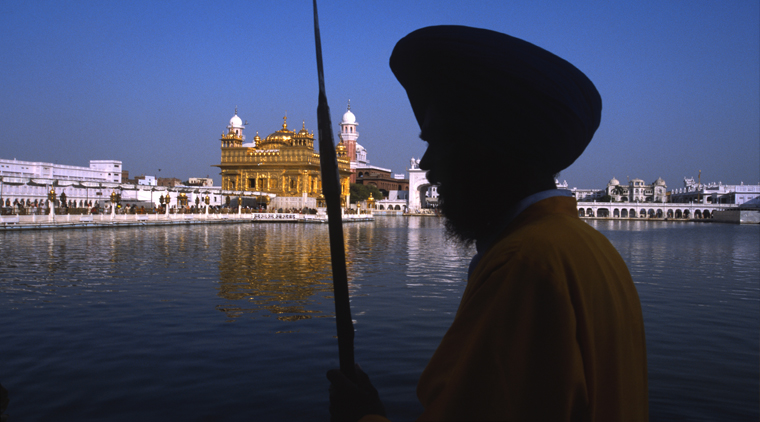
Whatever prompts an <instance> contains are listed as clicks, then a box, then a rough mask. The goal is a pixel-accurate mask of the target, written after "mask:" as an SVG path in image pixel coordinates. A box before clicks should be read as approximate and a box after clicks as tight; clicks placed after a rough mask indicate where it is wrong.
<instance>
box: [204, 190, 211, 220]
mask: <svg viewBox="0 0 760 422" xmlns="http://www.w3.org/2000/svg"><path fill="white" fill-rule="evenodd" d="M205 202H206V217H207V218H208V204H209V203H210V202H211V199H210V198H209V197H208V195H206V201H205Z"/></svg>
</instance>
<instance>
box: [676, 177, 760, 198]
mask: <svg viewBox="0 0 760 422" xmlns="http://www.w3.org/2000/svg"><path fill="white" fill-rule="evenodd" d="M683 186H684V187H683V188H679V189H673V190H672V191H671V192H670V202H675V203H680V204H686V203H690V202H693V203H703V204H736V205H742V204H745V203H748V202H751V201H753V200H754V201H756V200H757V199H758V198H760V184H757V185H745V184H744V183H743V182H742V183H741V184H739V185H724V184H723V183H721V182H718V183H715V182H712V183H707V184H703V183H699V182H697V181H695V180H694V178H693V177H692V178H686V177H684V179H683Z"/></svg>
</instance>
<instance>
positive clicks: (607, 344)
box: [327, 26, 648, 422]
mask: <svg viewBox="0 0 760 422" xmlns="http://www.w3.org/2000/svg"><path fill="white" fill-rule="evenodd" d="M390 66H391V69H392V71H393V73H394V74H395V76H396V78H397V79H398V80H399V82H400V83H401V85H402V86H403V87H404V88H405V89H406V92H407V95H408V97H409V101H410V103H411V106H412V110H413V112H414V115H415V117H416V119H417V122H418V123H419V125H420V129H421V133H420V138H421V139H422V140H423V141H425V142H427V151H426V152H425V155H424V156H423V157H422V159H421V160H420V162H419V167H420V168H421V169H423V170H427V177H428V180H429V181H430V182H431V183H434V184H437V185H438V193H439V196H440V210H441V212H442V213H443V215H444V216H445V218H446V220H445V225H446V229H447V231H448V232H449V234H451V235H452V236H453V237H454V238H456V239H458V240H459V241H460V242H461V243H463V244H473V243H474V244H475V245H476V248H477V254H476V255H475V257H474V258H473V260H472V262H471V263H470V267H469V277H468V283H467V287H466V289H465V291H464V294H463V296H462V301H461V304H460V306H459V309H458V311H457V314H456V317H455V318H454V322H453V323H452V325H451V327H450V328H449V330H448V331H447V333H446V335H445V336H444V337H443V339H442V341H441V344H440V345H439V347H438V349H437V350H436V352H435V353H434V355H433V356H432V358H431V360H430V362H429V363H428V365H427V367H426V368H425V370H424V371H423V373H422V376H421V378H420V381H419V384H418V388H417V396H418V398H419V400H420V402H421V403H422V405H423V407H424V409H425V410H424V413H423V414H422V415H421V416H420V418H419V420H436V421H440V420H509V421H523V420H524V421H534V420H541V421H646V420H648V387H647V366H646V345H645V337H644V323H643V318H642V312H641V304H640V302H639V297H638V293H637V292H636V288H635V286H634V284H633V281H632V279H631V275H630V273H629V271H628V268H627V266H626V264H625V262H624V261H623V259H622V258H621V257H620V254H619V253H618V252H617V251H616V250H615V248H614V247H613V246H612V244H611V243H610V242H609V241H608V240H607V239H606V238H605V237H604V236H603V235H602V234H600V233H598V232H597V231H596V230H594V229H593V228H591V227H590V226H588V225H587V224H586V223H584V222H583V221H581V220H580V219H579V218H578V215H577V211H576V202H575V199H573V198H572V197H571V196H570V195H569V192H567V191H562V190H558V189H556V185H555V183H554V180H555V176H556V174H557V173H559V172H560V171H561V170H563V169H565V168H567V167H568V166H570V165H571V164H572V163H573V162H574V161H575V160H576V159H577V158H578V157H579V156H580V155H581V153H582V152H583V151H584V149H585V148H586V146H587V145H588V143H589V142H590V141H591V138H592V137H593V135H594V132H595V131H596V129H597V128H598V127H599V124H600V121H601V108H602V102H601V97H600V95H599V93H598V92H597V90H596V88H595V87H594V85H593V83H592V82H591V81H590V80H589V79H588V78H587V77H586V75H585V74H583V73H582V72H581V71H580V70H578V69H577V68H576V67H575V66H573V65H572V64H570V63H568V62H567V61H565V60H563V59H561V58H559V57H557V56H556V55H554V54H552V53H550V52H548V51H546V50H544V49H542V48H540V47H537V46H535V45H533V44H531V43H528V42H526V41H523V40H520V39H518V38H514V37H511V36H509V35H506V34H502V33H498V32H494V31H490V30H486V29H479V28H471V27H464V26H434V27H427V28H422V29H419V30H417V31H414V32H412V33H410V34H409V35H407V36H406V37H404V38H403V39H401V40H400V41H399V42H398V43H397V44H396V47H395V48H394V50H393V53H392V55H391V59H390ZM505 184H509V187H510V188H509V189H508V190H507V189H504V188H503V186H504V185H505ZM505 192H508V193H505ZM430 253H435V251H430ZM357 373H358V382H357V383H354V382H352V381H350V380H349V379H347V378H346V377H345V376H344V375H343V374H342V373H341V372H340V371H339V370H330V371H328V374H327V376H328V379H329V380H330V382H331V386H330V412H331V415H332V418H333V420H341V421H342V420H362V421H365V422H366V421H373V420H386V419H385V418H384V415H385V410H384V407H383V404H382V402H381V401H380V399H379V395H378V393H377V391H376V390H375V388H374V387H373V386H372V384H371V383H370V382H369V377H368V376H367V375H366V374H364V373H363V372H362V371H361V370H360V369H358V367H357Z"/></svg>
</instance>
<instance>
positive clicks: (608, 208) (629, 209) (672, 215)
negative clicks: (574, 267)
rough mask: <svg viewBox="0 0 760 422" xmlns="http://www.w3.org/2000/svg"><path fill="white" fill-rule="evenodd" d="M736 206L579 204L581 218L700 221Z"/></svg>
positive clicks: (620, 203) (639, 203) (627, 203)
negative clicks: (716, 212)
mask: <svg viewBox="0 0 760 422" xmlns="http://www.w3.org/2000/svg"><path fill="white" fill-rule="evenodd" d="M737 207H738V205H735V204H699V203H697V204H694V203H688V204H677V203H658V202H578V206H577V208H578V216H579V217H595V218H629V219H639V218H656V219H668V220H671V219H678V220H700V219H705V218H712V215H713V213H714V212H715V211H726V210H730V209H734V208H737Z"/></svg>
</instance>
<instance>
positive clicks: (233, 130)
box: [227, 106, 245, 142]
mask: <svg viewBox="0 0 760 422" xmlns="http://www.w3.org/2000/svg"><path fill="white" fill-rule="evenodd" d="M227 129H228V130H229V132H228V133H230V134H234V135H236V136H239V137H240V139H241V140H242V141H243V142H245V135H243V129H245V125H243V120H241V119H240V117H238V114H237V106H235V115H234V116H232V118H231V119H230V125H229V126H227Z"/></svg>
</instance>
